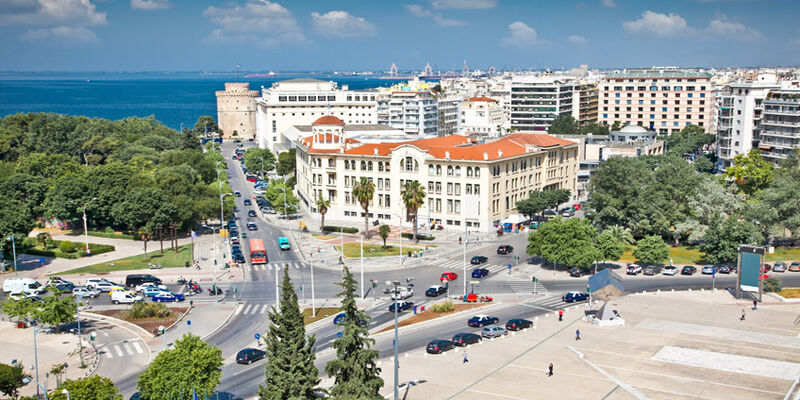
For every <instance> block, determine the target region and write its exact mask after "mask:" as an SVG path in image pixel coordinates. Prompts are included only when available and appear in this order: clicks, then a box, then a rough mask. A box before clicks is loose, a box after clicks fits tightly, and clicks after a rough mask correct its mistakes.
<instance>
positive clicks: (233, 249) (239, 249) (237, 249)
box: [231, 244, 242, 253]
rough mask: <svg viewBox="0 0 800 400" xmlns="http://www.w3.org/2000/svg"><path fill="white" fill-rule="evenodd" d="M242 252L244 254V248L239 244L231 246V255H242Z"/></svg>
mask: <svg viewBox="0 0 800 400" xmlns="http://www.w3.org/2000/svg"><path fill="white" fill-rule="evenodd" d="M241 252H242V246H241V245H239V244H232V245H231V253H241Z"/></svg>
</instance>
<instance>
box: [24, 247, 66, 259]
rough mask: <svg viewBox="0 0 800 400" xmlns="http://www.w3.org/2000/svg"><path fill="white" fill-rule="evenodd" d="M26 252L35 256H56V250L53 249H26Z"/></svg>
mask: <svg viewBox="0 0 800 400" xmlns="http://www.w3.org/2000/svg"><path fill="white" fill-rule="evenodd" d="M24 252H25V254H30V255H34V256H42V257H54V258H55V257H56V252H55V251H52V250H39V249H34V248H30V249H25V250H24ZM59 254H60V253H59Z"/></svg>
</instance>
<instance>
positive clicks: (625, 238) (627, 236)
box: [603, 225, 636, 245]
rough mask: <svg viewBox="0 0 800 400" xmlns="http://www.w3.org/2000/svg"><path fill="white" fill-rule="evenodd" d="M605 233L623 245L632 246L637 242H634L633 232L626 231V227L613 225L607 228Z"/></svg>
mask: <svg viewBox="0 0 800 400" xmlns="http://www.w3.org/2000/svg"><path fill="white" fill-rule="evenodd" d="M603 232H608V233H609V234H611V236H614V237H615V238H617V240H618V241H619V242H620V243H622V244H623V245H631V244H634V243H635V242H636V241H635V240H633V235H631V231H629V230H627V229H625V227H624V226H621V225H611V226H609V227H608V228H606V229H605V230H604V231H603Z"/></svg>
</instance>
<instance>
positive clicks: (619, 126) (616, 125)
mask: <svg viewBox="0 0 800 400" xmlns="http://www.w3.org/2000/svg"><path fill="white" fill-rule="evenodd" d="M610 129H611V130H612V131H615V132H616V131H619V130H620V129H622V122H620V121H614V123H613V124H611V128H610Z"/></svg>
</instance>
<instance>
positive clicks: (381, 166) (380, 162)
mask: <svg viewBox="0 0 800 400" xmlns="http://www.w3.org/2000/svg"><path fill="white" fill-rule="evenodd" d="M378 172H383V162H382V161H378Z"/></svg>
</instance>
